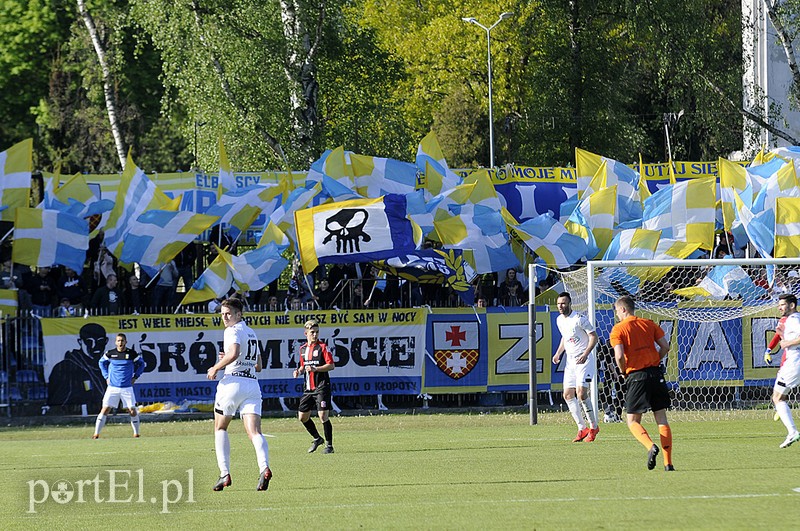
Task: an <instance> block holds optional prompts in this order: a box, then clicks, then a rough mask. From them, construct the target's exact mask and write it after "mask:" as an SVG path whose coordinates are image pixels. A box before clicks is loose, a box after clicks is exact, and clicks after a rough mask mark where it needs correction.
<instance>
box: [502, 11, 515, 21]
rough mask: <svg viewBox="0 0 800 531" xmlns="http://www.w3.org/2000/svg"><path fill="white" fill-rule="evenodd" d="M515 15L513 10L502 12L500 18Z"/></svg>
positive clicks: (503, 18)
mask: <svg viewBox="0 0 800 531" xmlns="http://www.w3.org/2000/svg"><path fill="white" fill-rule="evenodd" d="M513 16H514V12H513V11H506V12H505V13H502V14H501V15H500V20H505V19H507V18H510V17H513Z"/></svg>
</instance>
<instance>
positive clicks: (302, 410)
mask: <svg viewBox="0 0 800 531" xmlns="http://www.w3.org/2000/svg"><path fill="white" fill-rule="evenodd" d="M304 328H305V336H306V341H307V343H305V344H304V345H303V346H301V347H300V355H299V356H298V358H299V360H300V363H299V365H298V367H297V369H295V371H294V376H295V378H297V377H298V376H300V375H302V376H303V380H304V381H303V398H301V399H300V405H299V406H298V408H297V412H298V415H297V416H298V418H299V419H300V422H301V423H302V424H303V426H305V428H306V430H307V431H308V433H309V434H311V436H312V437H313V438H314V442H312V443H311V447H310V448H309V449H308V453H312V452H314V451H316V449H317V448H319V447H320V446H322V444H323V443H325V448H324V449H323V451H322V452H323V453H326V454H332V453H333V426H332V425H331V421H330V420H329V418H328V411H329V410H330V408H331V377H330V374H329V373H330V372H331V371H332V370H333V369H334V367H335V364H334V362H333V356H332V355H331V353H330V351H329V350H328V346H327V345H326V344H325V343H321V342H320V341H319V324H318V323H317V322H316V321H313V320H312V321H306V324H305V326H304ZM314 407H316V408H317V415H319V420H320V421H321V422H322V430H323V432H324V433H325V439H323V438H322V437H320V434H319V431H318V430H317V426H316V424H314V421H313V420H311V412H312V411H313V410H314Z"/></svg>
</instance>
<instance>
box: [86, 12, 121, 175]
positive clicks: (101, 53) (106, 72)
mask: <svg viewBox="0 0 800 531" xmlns="http://www.w3.org/2000/svg"><path fill="white" fill-rule="evenodd" d="M78 12H79V13H80V15H81V18H83V23H84V24H85V25H86V29H87V30H89V37H91V39H92V44H93V45H94V51H95V53H96V54H97V60H98V62H99V63H100V69H101V70H102V72H103V96H104V97H105V100H106V110H107V111H108V122H109V124H110V125H111V134H112V136H113V137H114V144H115V145H116V148H117V156H118V157H119V163H120V166H121V167H122V169H123V170H124V169H125V162H126V161H127V158H128V157H127V154H126V152H127V149H125V143H124V142H123V140H122V133H121V132H120V127H119V120H118V119H117V106H116V100H115V98H114V90H113V87H112V83H111V69H110V68H109V67H108V61H106V52H105V50H104V49H103V44H102V43H101V42H100V36H99V35H98V33H97V26H95V24H94V19H93V18H92V15H91V14H90V13H89V11H88V10H87V9H86V4H85V2H84V0H78Z"/></svg>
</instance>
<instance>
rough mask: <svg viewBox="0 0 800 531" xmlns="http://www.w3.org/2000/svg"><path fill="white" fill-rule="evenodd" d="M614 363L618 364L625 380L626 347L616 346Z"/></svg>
mask: <svg viewBox="0 0 800 531" xmlns="http://www.w3.org/2000/svg"><path fill="white" fill-rule="evenodd" d="M614 361H616V362H617V367H618V368H619V372H620V374H621V375H622V377H623V378H625V369H626V368H627V365H626V363H625V347H623V346H622V345H614Z"/></svg>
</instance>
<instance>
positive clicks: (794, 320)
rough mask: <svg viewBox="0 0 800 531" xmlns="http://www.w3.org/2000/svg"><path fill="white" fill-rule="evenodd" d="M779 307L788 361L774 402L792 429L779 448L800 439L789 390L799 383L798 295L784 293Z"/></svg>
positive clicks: (778, 379) (777, 379) (774, 392)
mask: <svg viewBox="0 0 800 531" xmlns="http://www.w3.org/2000/svg"><path fill="white" fill-rule="evenodd" d="M778 309H779V310H780V311H781V314H782V315H787V314H788V315H787V317H786V322H785V323H784V329H783V340H782V341H781V348H784V349H786V361H785V362H784V363H783V365H781V368H780V369H779V370H778V375H777V376H776V377H775V386H774V387H773V388H772V403H773V404H775V411H777V413H778V416H779V417H780V419H781V422H783V425H784V426H786V430H787V431H788V432H789V433H788V435H787V436H786V440H784V441H783V442H782V443H781V445H780V447H781V448H788V447H789V446H791V445H792V444H794V443H796V442H797V441H800V433H798V431H797V428H796V427H795V425H794V420H793V419H792V410H791V409H789V402H788V401H787V400H788V397H789V392H790V391H791V390H792V389H794V388H795V387H797V386H798V385H800V313H797V297H795V296H794V295H792V294H791V293H784V294H783V295H781V296H780V297H778Z"/></svg>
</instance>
